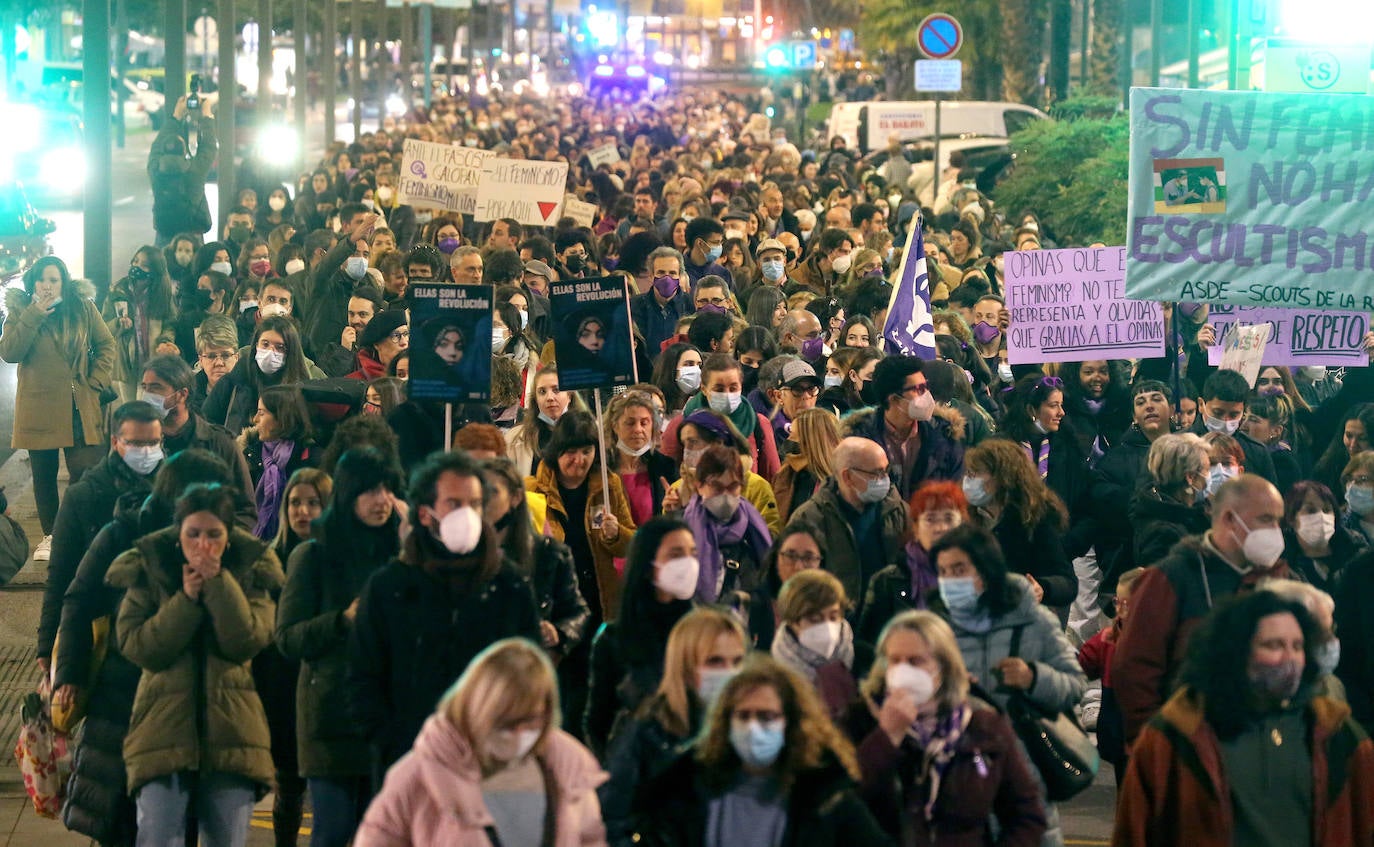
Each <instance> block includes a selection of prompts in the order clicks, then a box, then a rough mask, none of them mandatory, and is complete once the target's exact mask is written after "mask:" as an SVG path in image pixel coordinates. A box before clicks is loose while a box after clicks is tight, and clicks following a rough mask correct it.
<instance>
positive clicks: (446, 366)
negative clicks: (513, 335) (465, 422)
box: [407, 282, 492, 403]
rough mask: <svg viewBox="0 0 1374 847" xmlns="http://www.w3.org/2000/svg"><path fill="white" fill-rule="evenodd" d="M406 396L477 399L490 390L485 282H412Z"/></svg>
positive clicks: (488, 296) (488, 292)
mask: <svg viewBox="0 0 1374 847" xmlns="http://www.w3.org/2000/svg"><path fill="white" fill-rule="evenodd" d="M407 295H408V296H409V298H410V326H411V331H410V383H409V386H410V399H412V400H438V401H442V402H445V403H482V402H486V400H487V398H489V397H490V396H491V296H492V287H491V286H490V285H439V284H435V283H428V282H416V283H412V284H411V286H410V288H409V289H408V291H407Z"/></svg>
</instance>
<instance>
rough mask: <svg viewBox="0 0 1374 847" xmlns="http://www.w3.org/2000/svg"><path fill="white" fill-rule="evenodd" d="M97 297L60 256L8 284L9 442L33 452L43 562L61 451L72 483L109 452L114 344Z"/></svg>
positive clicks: (4, 346) (0, 352) (1, 348)
mask: <svg viewBox="0 0 1374 847" xmlns="http://www.w3.org/2000/svg"><path fill="white" fill-rule="evenodd" d="M94 296H95V288H94V287H93V286H92V285H91V284H90V283H88V282H86V281H84V280H81V281H77V280H73V279H72V276H71V274H70V273H69V272H68V271H67V266H66V265H65V264H63V263H62V260H61V259H59V258H57V257H55V256H45V257H43V258H42V259H39V260H38V261H37V262H35V263H34V264H33V267H31V268H29V270H28V271H27V272H25V274H24V287H23V288H22V289H19V288H9V289H6V290H5V326H4V330H3V332H0V359H4V360H5V361H6V362H9V363H11V364H15V365H18V366H19V386H18V389H17V390H16V392H15V395H14V397H15V401H14V435H13V437H12V438H11V440H10V446H11V447H13V448H15V449H16V450H28V451H29V463H30V465H31V468H32V471H33V497H34V500H35V501H37V506H38V521H39V523H40V524H41V525H42V527H43V540H42V542H41V543H40V544H39V545H38V550H37V551H35V553H34V558H35V559H38V560H40V561H46V560H47V558H48V550H49V548H50V546H51V544H52V527H53V523H54V521H56V520H57V504H58V494H57V467H58V451H59V450H63V451H66V454H67V474H68V476H69V478H70V481H71V482H76V481H77V480H79V479H80V478H81V475H82V474H84V473H85V472H86V470H87V469H88V468H90V467H91V466H92V465H94V464H96V463H97V462H99V461H100V460H101V459H102V458H104V456H105V454H106V453H107V452H108V451H109V445H108V443H107V442H106V440H105V424H104V419H103V417H102V416H101V412H100V395H101V392H103V391H104V390H105V389H106V388H107V387H108V386H109V385H110V379H111V372H112V369H113V367H114V359H115V343H114V339H113V338H111V337H110V331H109V330H108V329H106V327H105V322H104V321H102V320H101V319H100V312H99V311H98V310H97V309H96V307H95V303H94V302H92V298H93V297H94Z"/></svg>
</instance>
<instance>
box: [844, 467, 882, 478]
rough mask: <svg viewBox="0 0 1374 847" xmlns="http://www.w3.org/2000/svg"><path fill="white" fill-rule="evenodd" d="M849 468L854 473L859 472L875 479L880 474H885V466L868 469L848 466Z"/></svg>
mask: <svg viewBox="0 0 1374 847" xmlns="http://www.w3.org/2000/svg"><path fill="white" fill-rule="evenodd" d="M850 470H851V471H854V472H856V473H861V474H863V475H864V476H871V477H873V478H874V479H877V478H878V477H880V476H887V468H878V469H876V470H870V469H869V468H850Z"/></svg>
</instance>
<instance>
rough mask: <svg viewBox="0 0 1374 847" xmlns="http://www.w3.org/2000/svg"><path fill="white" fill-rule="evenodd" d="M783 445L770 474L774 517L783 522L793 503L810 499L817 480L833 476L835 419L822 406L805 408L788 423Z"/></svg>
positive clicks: (836, 436)
mask: <svg viewBox="0 0 1374 847" xmlns="http://www.w3.org/2000/svg"><path fill="white" fill-rule="evenodd" d="M783 445H784V447H783V453H784V456H785V458H784V459H783V460H782V468H781V469H780V470H779V471H778V473H777V476H775V477H773V494H774V496H776V497H777V498H778V516H779V518H780V519H781V522H782V523H787V520H788V518H790V517H791V516H792V506H793V504H797V505H800V504H802V503H805V502H806V501H807V500H810V499H811V495H813V494H815V493H816V489H817V488H819V487H820V485H821V483H823V482H825V480H827V479H829V478H830V477H831V476H833V475H834V473H835V464H834V455H835V448H837V447H838V446H839V445H840V422H839V419H838V418H836V417H835V416H834V415H833V414H831V413H830V412H829V411H827V410H825V409H806V410H804V411H803V412H801V413H800V414H798V415H797V419H796V420H794V421H793V422H792V432H791V433H790V434H789V435H788V436H787V440H786V441H785V442H783Z"/></svg>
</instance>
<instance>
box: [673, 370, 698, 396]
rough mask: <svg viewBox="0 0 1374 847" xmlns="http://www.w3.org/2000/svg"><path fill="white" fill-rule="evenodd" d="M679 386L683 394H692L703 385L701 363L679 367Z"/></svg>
mask: <svg viewBox="0 0 1374 847" xmlns="http://www.w3.org/2000/svg"><path fill="white" fill-rule="evenodd" d="M677 387H678V388H680V389H682V393H683V394H692V393H694V392H695V391H696V390H697V389H698V388H700V387H701V365H683V366H682V367H681V368H678V372H677Z"/></svg>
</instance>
